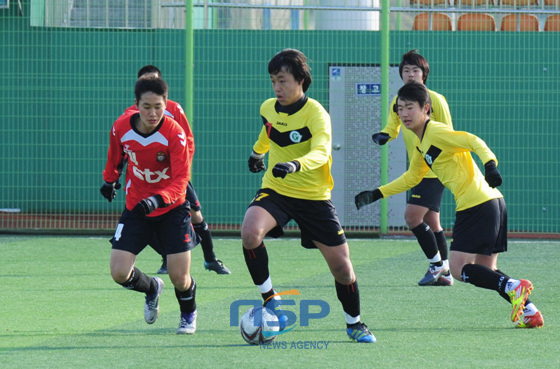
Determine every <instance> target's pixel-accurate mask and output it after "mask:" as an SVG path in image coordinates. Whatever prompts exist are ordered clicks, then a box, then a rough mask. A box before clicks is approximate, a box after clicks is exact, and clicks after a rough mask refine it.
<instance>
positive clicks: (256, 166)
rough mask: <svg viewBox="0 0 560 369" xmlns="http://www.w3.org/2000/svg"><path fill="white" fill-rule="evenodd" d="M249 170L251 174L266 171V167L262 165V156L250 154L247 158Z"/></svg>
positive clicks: (254, 153)
mask: <svg viewBox="0 0 560 369" xmlns="http://www.w3.org/2000/svg"><path fill="white" fill-rule="evenodd" d="M249 170H250V171H251V172H253V173H258V172H262V171H263V170H266V165H264V154H257V153H256V152H254V151H253V152H252V153H251V156H250V157H249Z"/></svg>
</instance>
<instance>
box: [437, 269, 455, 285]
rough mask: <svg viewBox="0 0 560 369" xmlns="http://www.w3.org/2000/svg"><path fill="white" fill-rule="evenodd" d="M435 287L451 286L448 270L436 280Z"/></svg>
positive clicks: (450, 276) (451, 278)
mask: <svg viewBox="0 0 560 369" xmlns="http://www.w3.org/2000/svg"><path fill="white" fill-rule="evenodd" d="M435 285H436V286H453V276H452V275H451V272H450V271H449V270H447V271H444V272H442V273H441V275H440V276H439V278H438V279H437V281H436V283H435Z"/></svg>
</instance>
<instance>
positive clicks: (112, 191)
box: [99, 181, 121, 202]
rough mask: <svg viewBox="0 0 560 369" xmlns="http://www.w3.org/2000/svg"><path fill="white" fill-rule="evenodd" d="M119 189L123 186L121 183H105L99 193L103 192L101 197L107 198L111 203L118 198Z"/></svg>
mask: <svg viewBox="0 0 560 369" xmlns="http://www.w3.org/2000/svg"><path fill="white" fill-rule="evenodd" d="M119 188H121V184H120V183H119V181H116V182H113V183H110V182H105V183H103V186H101V188H100V189H99V192H101V195H103V197H104V198H106V199H107V200H109V202H111V201H113V199H114V198H115V196H117V190H118V189H119Z"/></svg>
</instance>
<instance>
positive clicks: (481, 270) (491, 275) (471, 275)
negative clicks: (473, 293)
mask: <svg viewBox="0 0 560 369" xmlns="http://www.w3.org/2000/svg"><path fill="white" fill-rule="evenodd" d="M461 277H462V278H463V282H466V283H470V284H474V285H475V286H477V287H481V288H486V289H488V290H494V291H497V292H498V293H500V295H501V293H502V292H505V288H506V284H507V281H508V278H506V277H505V276H503V275H502V274H500V273H497V272H495V271H493V270H492V269H490V268H488V267H487V266H484V265H480V264H466V265H465V266H464V267H463V270H462V271H461ZM508 301H509V298H508Z"/></svg>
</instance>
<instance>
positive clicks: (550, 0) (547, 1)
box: [544, 0, 560, 6]
mask: <svg viewBox="0 0 560 369" xmlns="http://www.w3.org/2000/svg"><path fill="white" fill-rule="evenodd" d="M557 1H558V0H544V6H556V2H557ZM558 5H560V4H558Z"/></svg>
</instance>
